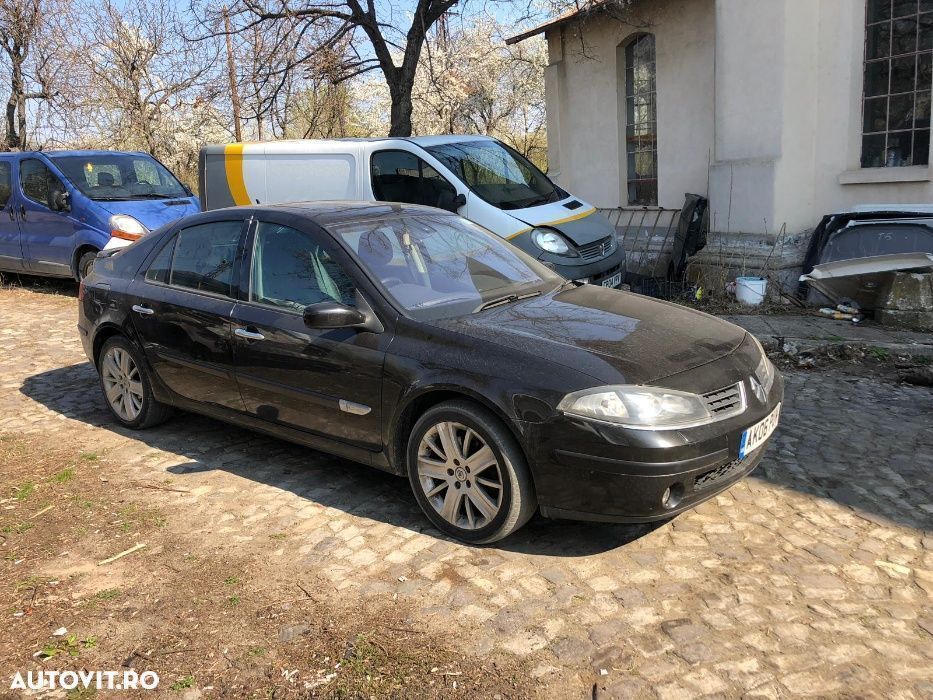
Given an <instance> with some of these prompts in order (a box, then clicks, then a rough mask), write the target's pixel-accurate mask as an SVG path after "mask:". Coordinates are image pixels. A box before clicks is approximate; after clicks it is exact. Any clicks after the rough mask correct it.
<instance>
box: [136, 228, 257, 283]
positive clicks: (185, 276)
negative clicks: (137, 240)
mask: <svg viewBox="0 0 933 700" xmlns="http://www.w3.org/2000/svg"><path fill="white" fill-rule="evenodd" d="M242 228H243V222H242V221H216V222H213V223H209V224H200V225H198V226H191V227H189V228H186V229H182V230H181V231H179V232H178V234H177V235H176V236H175V239H174V240H173V241H172V242H170V243H169V244H168V245H166V246H165V248H163V249H162V250H161V251H160V252H159V254H158V255H157V256H156V259H155V260H154V261H153V263H152V265H151V266H150V267H149V270H148V271H147V272H146V278H147V279H150V280H153V281H157V282H164V281H165V270H166V267H167V266H168V265H169V260H171V263H170V265H171V267H170V272H169V273H168V282H169V284H172V285H174V286H177V287H185V288H186V289H195V290H197V291H199V292H210V293H211V294H222V295H224V296H231V287H232V282H233V262H234V258H235V257H236V250H237V244H238V243H239V240H240V231H241V229H242Z"/></svg>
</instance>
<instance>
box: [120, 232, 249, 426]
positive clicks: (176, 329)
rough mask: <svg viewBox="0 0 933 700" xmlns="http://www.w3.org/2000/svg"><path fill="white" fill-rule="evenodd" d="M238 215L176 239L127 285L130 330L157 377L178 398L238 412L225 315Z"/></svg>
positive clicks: (238, 239) (238, 238)
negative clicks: (129, 296)
mask: <svg viewBox="0 0 933 700" xmlns="http://www.w3.org/2000/svg"><path fill="white" fill-rule="evenodd" d="M244 218H245V216H244V215H241V216H239V217H236V218H229V219H226V220H221V221H214V222H211V223H202V224H196V225H193V226H189V227H186V228H183V229H181V230H180V231H178V232H177V233H175V234H174V235H173V236H171V238H170V239H169V240H168V241H167V242H166V243H165V244H164V245H163V246H162V248H161V249H160V250H159V252H158V253H156V255H155V256H154V257H153V258H152V261H151V263H150V264H149V265H148V268H147V270H146V271H145V274H143V275H140V276H139V277H137V278H136V280H135V281H134V282H133V286H132V287H131V289H130V292H131V297H132V298H133V299H132V301H133V312H132V314H131V316H132V318H133V326H134V327H135V329H136V331H137V333H138V335H139V337H140V339H141V340H142V344H143V348H144V350H145V353H146V356H147V358H148V359H149V362H150V365H151V366H152V368H153V370H154V371H155V373H156V374H157V375H158V377H159V379H161V380H162V382H163V383H164V384H165V385H166V386H167V387H168V388H169V389H171V390H172V391H173V392H175V393H176V394H178V395H179V396H181V397H183V398H185V399H190V400H192V401H197V402H199V403H206V404H212V405H215V406H219V407H222V408H228V409H233V410H238V411H241V410H243V402H242V400H241V398H240V392H239V389H238V388H237V385H236V379H235V377H234V372H233V345H232V341H233V335H232V330H231V320H230V315H231V313H232V311H233V307H234V304H235V301H234V297H235V296H236V291H237V290H236V286H235V284H234V280H235V279H236V274H235V273H236V269H237V265H238V259H239V250H240V242H241V236H242V234H243V232H244V229H245V222H244Z"/></svg>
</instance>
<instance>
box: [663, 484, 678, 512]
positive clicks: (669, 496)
mask: <svg viewBox="0 0 933 700" xmlns="http://www.w3.org/2000/svg"><path fill="white" fill-rule="evenodd" d="M683 495H684V485H683V484H671V485H670V486H668V487H667V488H666V489H664V493H662V494H661V505H662V506H664V507H665V508H667V509H668V510H670V509H671V508H676V507H677V504H678V503H680V499H681V498H683Z"/></svg>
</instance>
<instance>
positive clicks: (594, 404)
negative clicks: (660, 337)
mask: <svg viewBox="0 0 933 700" xmlns="http://www.w3.org/2000/svg"><path fill="white" fill-rule="evenodd" d="M557 410H558V411H563V412H564V413H567V414H570V415H574V416H581V417H583V418H593V419H595V420H601V421H607V422H609V423H617V424H619V425H623V426H625V427H627V428H638V429H640V430H667V429H673V428H688V427H694V426H697V425H705V424H707V423H711V422H712V421H713V417H712V415H711V414H710V412H709V410H708V409H707V408H706V405H705V404H704V403H703V400H702V399H701V398H700V397H699V396H697V395H696V394H689V393H687V392H684V391H676V390H674V389H662V388H660V387H653V386H632V385H618V386H604V387H598V388H595V389H585V390H583V391H575V392H574V393H572V394H567V396H565V397H564V398H563V399H562V400H561V402H560V403H559V404H558V406H557Z"/></svg>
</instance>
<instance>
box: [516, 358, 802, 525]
mask: <svg viewBox="0 0 933 700" xmlns="http://www.w3.org/2000/svg"><path fill="white" fill-rule="evenodd" d="M783 397H784V380H783V379H782V378H781V376H780V374H778V375H777V376H776V377H775V381H774V385H773V386H772V388H771V393H770V395H769V396H768V397H767V401H766V402H757V401H756V402H754V405H751V404H750V405H749V406H748V408H747V409H746V410H745V412H744V413H742V414H740V415H738V416H736V417H734V418H730V419H727V420H723V421H720V422H717V423H713V424H711V425H706V426H701V427H698V428H691V429H688V430H670V431H648V430H633V429H630V428H623V427H621V426H616V425H611V424H608V423H600V422H595V421H588V420H584V419H578V418H574V417H572V416H566V415H561V416H559V417H557V418H555V419H553V420H550V421H547V422H544V423H538V424H526V430H527V432H526V436H527V437H528V443H529V444H532V445H537V447H536V448H535V449H533V450H532V451H531V452H532V454H531V459H530V461H531V464H532V469H533V472H534V478H535V487H536V489H537V493H538V502H539V504H540V508H541V513H542V515H544V516H546V517H552V518H568V519H573V520H596V521H602V522H650V521H653V520H662V519H665V518H670V517H672V516H674V515H677V514H678V513H681V512H683V511H685V510H688V509H690V508H693V507H694V506H697V505H699V504H700V503H702V502H703V501H706V500H708V499H710V498H712V497H713V496H715V495H716V494H718V493H721V492H722V491H724V490H725V489H727V488H729V487H730V486H731V485H732V484H734V483H735V482H737V481H739V480H740V479H742V478H743V477H744V476H746V475H747V474H749V473H750V472H751V471H752V470H753V469H755V467H757V466H758V464H759V462H761V458H762V455H763V454H764V452H765V450H766V449H767V445H768V443H769V442H770V438H769V440H768V441H767V442H766V443H765V444H764V445H762V446H760V447H759V448H758V449H756V450H755V451H754V452H753V453H751V454H750V455H748V456H747V457H746V458H745V459H742V460H739V443H740V441H741V437H742V433H743V432H744V431H745V429H746V428H749V427H751V426H752V425H754V424H755V423H757V422H758V421H760V420H762V419H763V418H764V417H765V416H767V415H768V414H769V413H770V412H771V411H772V410H774V408H775V407H776V406H777V404H778V403H780V402H781V401H782V400H783ZM772 437H773V436H772ZM668 489H670V493H671V494H672V498H671V499H670V501H669V502H668V503H667V504H666V505H665V504H664V503H663V497H664V494H665V492H666V491H667V490H668Z"/></svg>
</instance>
